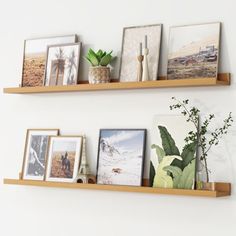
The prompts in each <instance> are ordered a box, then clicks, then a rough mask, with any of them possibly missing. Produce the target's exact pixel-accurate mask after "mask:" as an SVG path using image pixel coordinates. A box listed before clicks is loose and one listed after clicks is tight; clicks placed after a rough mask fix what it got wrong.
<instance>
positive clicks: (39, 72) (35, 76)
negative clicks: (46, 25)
mask: <svg viewBox="0 0 236 236" xmlns="http://www.w3.org/2000/svg"><path fill="white" fill-rule="evenodd" d="M75 40H76V36H75V35H68V36H60V37H50V38H38V39H28V40H25V44H24V61H23V70H22V86H23V87H37V86H43V85H44V75H45V65H46V59H47V48H48V46H49V45H55V44H64V43H74V42H75Z"/></svg>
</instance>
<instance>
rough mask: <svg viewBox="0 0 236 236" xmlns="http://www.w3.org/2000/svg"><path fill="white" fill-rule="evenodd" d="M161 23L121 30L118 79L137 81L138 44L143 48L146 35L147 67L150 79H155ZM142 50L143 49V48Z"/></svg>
mask: <svg viewBox="0 0 236 236" xmlns="http://www.w3.org/2000/svg"><path fill="white" fill-rule="evenodd" d="M161 28H162V27H161V24H158V25H147V26H137V27H127V28H124V31H123V43H122V55H121V65H120V66H121V67H120V81H122V82H128V81H137V67H138V60H137V56H138V55H139V44H140V43H142V45H143V49H144V37H145V35H147V47H148V49H149V54H148V67H149V78H150V80H156V79H157V75H158V64H159V54H160V42H161ZM143 51H144V50H143Z"/></svg>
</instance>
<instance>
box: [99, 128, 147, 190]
mask: <svg viewBox="0 0 236 236" xmlns="http://www.w3.org/2000/svg"><path fill="white" fill-rule="evenodd" d="M145 141H146V130H144V129H138V130H131V129H128V130H120V129H119V130H114V129H103V130H101V131H100V138H99V151H98V165H97V183H98V184H111V185H129V186H141V183H142V175H143V161H144V153H145Z"/></svg>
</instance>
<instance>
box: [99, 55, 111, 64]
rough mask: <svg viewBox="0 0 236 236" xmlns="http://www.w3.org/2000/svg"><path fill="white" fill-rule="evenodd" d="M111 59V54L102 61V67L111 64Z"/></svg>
mask: <svg viewBox="0 0 236 236" xmlns="http://www.w3.org/2000/svg"><path fill="white" fill-rule="evenodd" d="M111 59H112V56H111V55H110V54H107V55H106V56H104V57H103V58H102V59H101V61H100V65H101V66H107V65H108V64H109V63H110V62H111Z"/></svg>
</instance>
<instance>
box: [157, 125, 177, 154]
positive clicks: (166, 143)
mask: <svg viewBox="0 0 236 236" xmlns="http://www.w3.org/2000/svg"><path fill="white" fill-rule="evenodd" d="M158 128H159V130H160V134H161V140H162V147H163V149H164V151H165V153H166V155H177V156H180V153H179V149H178V148H177V147H176V145H175V141H174V139H173V138H172V137H171V135H170V133H169V132H168V130H167V129H166V127H164V126H160V125H159V126H158Z"/></svg>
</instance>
